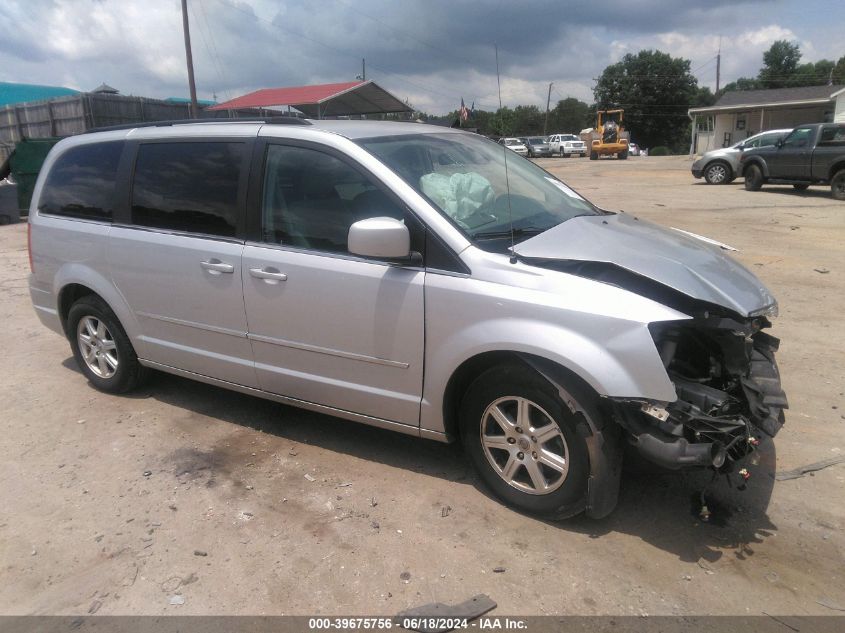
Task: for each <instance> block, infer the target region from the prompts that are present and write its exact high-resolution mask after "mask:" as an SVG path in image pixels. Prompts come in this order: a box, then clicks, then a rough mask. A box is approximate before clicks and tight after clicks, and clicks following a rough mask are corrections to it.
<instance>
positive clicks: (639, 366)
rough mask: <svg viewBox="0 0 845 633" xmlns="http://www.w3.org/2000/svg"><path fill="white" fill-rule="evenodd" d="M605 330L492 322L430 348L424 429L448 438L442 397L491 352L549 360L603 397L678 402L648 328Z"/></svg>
mask: <svg viewBox="0 0 845 633" xmlns="http://www.w3.org/2000/svg"><path fill="white" fill-rule="evenodd" d="M591 318H593V319H596V320H600V319H601V317H596V316H593V317H591ZM604 325H605V326H606V328H605V336H603V337H602V338H601V339H597V338H595V337H590V336H588V335H585V334H582V333H578V332H575V331H573V330H570V329H567V328H564V327H560V326H556V325H553V324H549V323H541V322H536V321H531V320H529V319H505V318H501V319H489V320H485V321H479V322H476V323H473V324H471V325H469V326H468V327H465V328H462V329H460V330H456V331H454V332H452V333H451V335H450V336H448V337H447V338H445V339H444V340H442V341H440V342H438V344H437V345H436V346H429V344H428V343H427V344H426V347H427V351H426V369H425V388H424V393H423V407H422V412H421V418H420V426H421V428H423V429H427V430H431V431H437V432H445V425H444V420H443V397H444V394H445V392H446V386H447V384H448V382H449V379H450V378H451V376H452V375H453V374H454V372H455V371H456V370H457V369H458V368H459V367H460V366H461V365H462V364H464V363H465V362H466V361H468V360H470V359H471V358H473V357H475V356H478V355H480V354H484V353H487V352H514V353H521V354H530V355H532V356H535V357H539V358H542V359H546V360H547V361H550V362H551V363H554V364H556V365H559V366H561V367H565V368H566V369H568V370H569V371H571V372H572V373H574V374H575V375H577V376H579V377H580V378H581V379H583V380H584V381H585V382H586V383H587V384H589V385H590V387H592V389H593V390H594V391H595V392H596V393H598V394H599V395H602V396H610V397H617V398H643V399H653V400H660V401H664V402H672V401H674V400H676V399H677V395H676V393H675V388H674V386H673V385H672V382H671V381H670V380H669V376H668V375H667V374H666V370H665V369H664V367H663V363H662V361H661V360H660V355H659V354H658V352H657V348H656V346H655V344H654V340H653V339H652V337H651V334H650V332H649V330H648V326H647V325H646V324H642V323H636V322H627V323H625V322H619V321H618V320H616V322H611V320H609V319H608V320H607V322H606V323H605V324H604Z"/></svg>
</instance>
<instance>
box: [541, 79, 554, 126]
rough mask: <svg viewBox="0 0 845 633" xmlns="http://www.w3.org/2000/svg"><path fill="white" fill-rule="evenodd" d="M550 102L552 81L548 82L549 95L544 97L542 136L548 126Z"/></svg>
mask: <svg viewBox="0 0 845 633" xmlns="http://www.w3.org/2000/svg"><path fill="white" fill-rule="evenodd" d="M551 102H552V83H551V82H549V96H548V97H546V120H545V121H543V136H545V135H546V128H547V127H549V104H551Z"/></svg>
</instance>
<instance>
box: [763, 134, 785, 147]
mask: <svg viewBox="0 0 845 633" xmlns="http://www.w3.org/2000/svg"><path fill="white" fill-rule="evenodd" d="M779 138H780V134H765V135H764V136H761V137H760V142H759V143H758V145H759V146H760V147H768V146H769V145H774V144H775V143H777V142H778V139H779Z"/></svg>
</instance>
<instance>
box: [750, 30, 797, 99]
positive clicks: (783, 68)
mask: <svg viewBox="0 0 845 633" xmlns="http://www.w3.org/2000/svg"><path fill="white" fill-rule="evenodd" d="M800 61H801V48H800V47H799V46H798V44H797V43H792V42H788V41H787V40H777V41H776V42H775V43H774V44H772V46H771V47H770V48H769V50H767V51H766V52H765V53H763V67H762V68H761V69H760V73H759V74H758V75H757V78H758V79H759V81H760V82H761V83H762V84H763V85H764V87H766V88H784V87H786V86H789V85H791V80H792V79H793V78H794V76H795V71H796V70H797V69H798V62H800Z"/></svg>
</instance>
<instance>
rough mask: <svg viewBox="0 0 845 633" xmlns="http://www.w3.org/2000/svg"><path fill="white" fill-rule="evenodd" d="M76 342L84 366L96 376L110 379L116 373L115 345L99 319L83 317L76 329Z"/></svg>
mask: <svg viewBox="0 0 845 633" xmlns="http://www.w3.org/2000/svg"><path fill="white" fill-rule="evenodd" d="M76 340H77V344H78V345H79V351H80V353H81V354H82V359H83V360H84V361H85V364H86V365H88V369H90V370H91V371H92V372H93V373H94V374H95V375H96V376H99V377H100V378H111V377H112V376H114V374H115V372H116V371H117V365H118V359H117V345H116V343H115V342H114V338H113V337H112V334H111V332H109V329H108V328H107V327H106V324H105V323H103V321H101V320H100V319H98V318H96V317H93V316H85V317H82V318H81V319H80V320H79V325H77V327H76Z"/></svg>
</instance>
